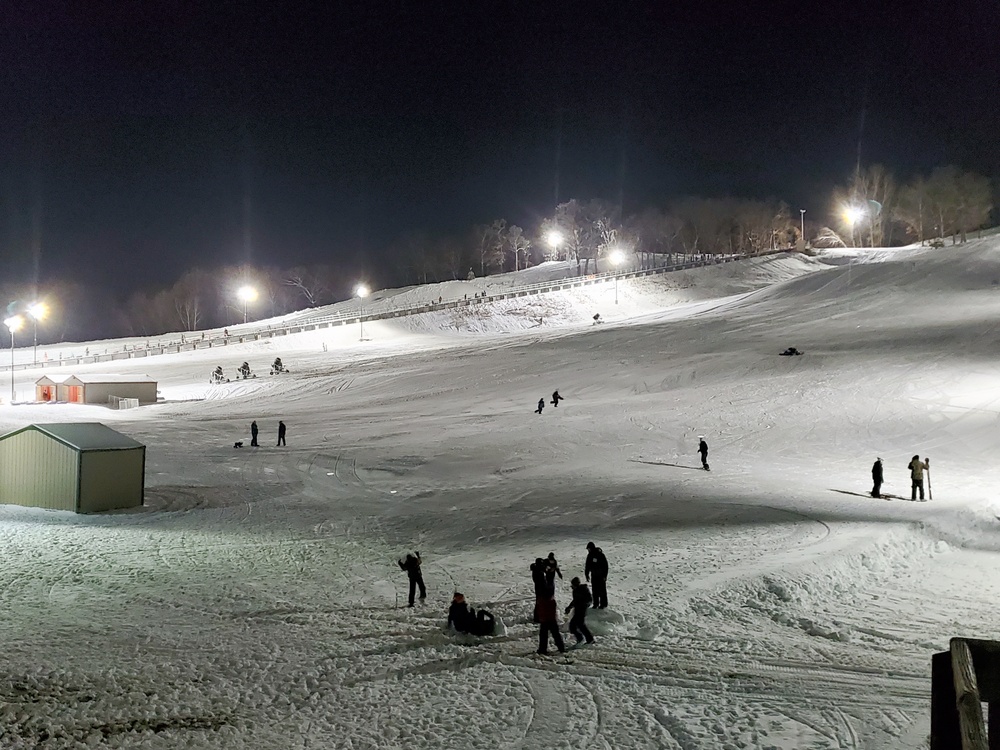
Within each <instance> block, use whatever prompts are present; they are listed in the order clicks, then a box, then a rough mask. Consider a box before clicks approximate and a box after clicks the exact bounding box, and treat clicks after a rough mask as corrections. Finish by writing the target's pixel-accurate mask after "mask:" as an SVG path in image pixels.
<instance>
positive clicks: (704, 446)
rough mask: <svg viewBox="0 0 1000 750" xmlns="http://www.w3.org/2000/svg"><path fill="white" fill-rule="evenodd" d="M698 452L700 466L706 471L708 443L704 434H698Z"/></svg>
mask: <svg viewBox="0 0 1000 750" xmlns="http://www.w3.org/2000/svg"><path fill="white" fill-rule="evenodd" d="M698 452H699V453H700V454H701V468H703V469H704V470H705V471H708V470H709V469H708V443H706V442H705V436H704V435H699V436H698Z"/></svg>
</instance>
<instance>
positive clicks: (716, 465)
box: [0, 238, 1000, 750]
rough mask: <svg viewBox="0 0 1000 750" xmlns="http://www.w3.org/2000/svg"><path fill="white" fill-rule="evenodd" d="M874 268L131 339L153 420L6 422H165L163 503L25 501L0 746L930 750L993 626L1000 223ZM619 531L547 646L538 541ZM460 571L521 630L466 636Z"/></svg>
mask: <svg viewBox="0 0 1000 750" xmlns="http://www.w3.org/2000/svg"><path fill="white" fill-rule="evenodd" d="M857 260H858V262H851V263H844V264H839V263H838V264H837V265H830V264H827V263H824V262H823V259H822V258H820V259H809V258H804V257H801V256H772V257H768V258H761V259H756V260H753V261H744V262H740V263H737V264H729V265H725V266H718V267H708V268H703V269H697V270H692V271H688V272H683V273H677V274H666V275H662V276H656V277H648V278H643V279H636V280H630V281H620V282H619V286H618V299H619V301H618V304H617V305H615V303H614V295H615V290H614V284H613V282H609V283H606V284H602V285H595V286H593V287H585V288H583V289H576V290H570V291H565V292H556V293H552V294H549V295H541V296H538V297H534V298H521V299H517V300H508V301H505V302H503V303H496V304H494V305H485V306H481V307H480V308H479V309H478V310H477V314H474V315H465V316H462V317H456V316H455V315H454V314H452V313H445V312H441V313H427V314H424V315H420V316H415V317H412V318H406V319H399V320H394V321H391V322H389V321H383V322H377V323H370V324H365V327H364V334H365V339H366V340H365V341H363V342H362V341H359V338H360V336H359V331H358V330H357V328H353V329H352V327H347V328H346V330H345V329H344V328H340V329H324V330H322V331H314V332H309V333H303V334H299V335H296V336H289V337H284V338H282V339H275V340H272V341H268V342H257V343H255V344H244V345H236V346H231V347H226V348H225V349H224V350H221V351H216V350H211V351H198V352H189V353H184V354H178V355H168V356H163V357H156V358H150V359H149V360H145V361H138V362H128V363H121V365H118V369H117V371H121V372H147V373H149V374H150V375H152V376H154V377H156V378H157V379H158V380H159V382H160V383H161V389H162V391H163V393H164V396H165V398H166V400H165V402H164V403H161V404H159V405H156V406H152V407H144V408H141V409H138V410H132V411H125V412H111V411H107V410H105V409H103V408H101V407H81V406H69V405H44V406H43V405H37V406H34V405H24V406H16V407H13V408H11V407H4V408H3V409H0V427H3V428H13V427H16V426H19V425H22V424H25V423H28V422H32V421H46V422H51V421H59V420H63V419H66V420H80V421H83V420H93V419H99V420H101V421H104V422H106V423H107V424H110V425H111V426H113V427H115V428H117V429H120V430H122V431H123V432H126V433H127V434H129V435H132V436H134V437H136V438H137V439H140V440H143V441H145V442H146V444H147V445H148V446H149V447H148V456H147V469H148V476H147V483H148V490H147V501H148V502H147V506H146V507H145V508H142V509H139V510H136V511H132V512H122V513H113V514H105V515H101V516H94V517H76V516H70V515H65V514H60V513H53V512H43V511H37V510H30V509H23V508H17V507H12V506H5V507H0V541H2V544H3V549H4V552H5V565H4V566H3V567H2V569H0V591H2V593H3V616H2V620H0V621H2V622H3V624H4V625H3V636H4V638H3V640H4V644H5V647H6V648H5V657H6V658H5V660H4V664H3V667H2V669H3V670H4V673H3V682H4V684H6V685H7V686H8V687H7V688H5V689H4V693H3V695H2V697H0V701H2V703H0V746H2V747H4V748H8V747H10V748H36V747H41V748H65V747H94V746H97V747H121V748H139V747H142V748H177V747H192V748H263V747H276V748H277V747H281V748H284V747H317V748H319V747H324V748H325V747H336V748H351V749H352V750H358V749H360V748H462V750H468V749H469V748H616V749H617V748H685V749H687V748H700V747H706V748H707V747H712V748H806V747H810V748H843V747H866V748H902V747H920V746H921V743H922V742H924V740H925V738H926V735H927V731H928V716H927V712H928V695H929V688H930V681H929V671H930V670H929V667H930V654H931V653H932V652H933V651H934V650H935V649H940V648H944V647H945V646H946V645H947V640H948V638H949V637H950V636H953V635H970V636H979V637H992V636H993V635H994V630H995V625H994V623H993V611H992V607H993V602H995V601H996V599H997V596H998V595H1000V578H998V577H997V576H996V575H995V574H994V573H993V572H992V570H993V568H994V567H995V565H994V559H993V558H994V556H995V554H996V551H997V550H998V548H1000V545H998V544H997V542H996V538H995V537H996V535H997V531H998V530H1000V528H998V523H1000V522H998V521H997V520H996V517H995V514H994V505H995V501H994V498H995V496H996V489H997V487H996V481H995V480H994V479H993V478H992V476H991V472H990V471H989V467H990V466H991V465H992V463H991V459H992V456H993V455H995V453H996V451H997V449H998V448H1000V431H998V430H997V414H998V412H997V397H996V395H995V383H996V382H997V377H998V375H1000V373H998V366H997V358H996V356H995V355H996V350H997V347H998V337H1000V333H997V327H996V325H995V322H994V321H995V320H996V319H997V318H998V317H1000V289H998V287H997V286H996V285H995V284H994V280H995V279H997V278H1000V241H998V240H997V239H996V238H990V239H986V240H982V241H976V242H971V243H969V244H968V245H966V246H963V247H957V248H951V247H949V248H945V249H943V250H919V249H910V250H899V251H892V252H885V253H881V254H877V255H869V256H868V257H866V258H861V259H857ZM413 293H414V294H416V293H418V292H413ZM595 313H600V314H601V316H602V319H603V320H604V321H605V322H604V323H602V324H595V323H594V322H593V315H594V314H595ZM786 346H796V347H798V348H799V349H800V350H803V351H804V352H805V355H804V356H801V357H779V356H777V354H778V352H779V351H781V350H783V349H784V348H785V347H786ZM274 356H281V357H282V359H283V360H284V361H285V363H286V364H287V365H288V366H289V367H290V369H291V373H290V374H288V375H282V376H276V377H269V376H262V377H259V378H257V379H255V380H249V381H240V382H233V383H228V384H224V385H221V386H210V385H209V384H208V382H207V381H208V373H209V371H210V370H211V369H212V368H213V367H214V366H215V365H216V364H222V365H223V366H224V367H226V368H227V369H228V370H232V369H233V368H235V366H236V365H238V364H239V362H240V361H242V360H244V359H247V360H248V361H250V363H251V365H252V366H253V367H254V369H255V370H256V371H258V372H266V371H267V364H268V363H269V362H270V361H271V360H272V359H273V358H274ZM116 364H117V363H116ZM97 367H99V368H101V369H102V370H103V371H107V370H108V368H109V364H108V363H102V364H100V365H98V366H97ZM37 376H38V373H37V372H35V373H33V372H30V371H29V372H24V373H20V372H18V373H17V374H16V377H17V378H18V382H17V387H18V390H21V391H26V389H27V388H28V387H29V385H30V382H31V381H32V380H33V379H34V378H35V377H37ZM555 389H559V391H560V393H561V394H562V395H563V396H564V397H565V398H566V400H565V401H564V402H563V403H561V404H560V406H559V407H558V408H553V407H552V406H547V407H546V409H545V411H544V412H543V413H542V414H541V415H536V414H534V413H533V409H534V407H535V404H536V402H537V401H538V399H539V398H540V397H543V396H545V397H547V396H548V395H549V394H551V392H552V391H553V390H555ZM251 419H256V420H257V422H258V424H260V426H261V429H262V435H261V437H262V440H261V443H262V447H261V448H259V449H256V450H251V449H249V448H243V449H233V448H232V444H233V441H234V440H236V439H239V438H245V437H246V433H247V431H248V425H249V422H250V421H251ZM279 419H282V420H284V421H285V423H286V424H287V425H288V446H287V448H276V447H274V445H273V442H274V441H273V435H274V432H275V430H276V425H277V421H278V420H279ZM698 435H705V436H706V439H707V441H708V443H709V444H710V446H711V455H710V457H709V461H710V463H711V465H712V471H711V472H705V471H703V470H701V469H700V468H699V461H698V458H697V456H696V455H695V450H696V446H697V436H698ZM914 453H919V454H920V455H922V456H926V455H929V456H930V457H931V464H932V479H933V483H934V484H933V490H934V500H933V501H932V502H928V503H923V504H921V503H910V502H906V501H900V500H891V501H886V500H874V499H872V498H870V497H866V496H865V493H866V492H867V490H868V489H869V488H870V485H869V484H868V482H869V481H870V480H869V469H870V467H871V464H872V462H873V461H874V459H875V457H876V456H881V457H882V458H883V459H884V460H885V464H886V479H887V482H888V483H887V485H886V487H885V489H886V490H887V491H890V492H893V493H895V494H906V495H908V490H909V481H908V477H907V473H906V470H905V468H904V467H905V465H906V464H907V462H908V461H909V459H910V457H911V456H912V455H913V454H914ZM590 540H593V541H595V542H597V543H598V544H600V545H601V546H602V547H603V548H604V550H605V552H606V553H607V555H608V558H609V560H610V562H611V571H612V572H611V576H610V579H609V594H610V600H611V606H610V608H609V609H608V610H603V611H600V612H593V613H592V614H591V615H590V618H589V620H590V624H591V627H592V629H593V630H594V632H595V634H596V635H597V644H595V645H594V646H592V647H586V648H584V649H581V650H578V651H575V652H574V653H573V656H572V658H571V660H563V659H559V658H557V659H554V660H549V659H546V658H543V657H538V656H536V655H534V653H533V652H534V650H535V648H536V647H537V642H536V640H535V627H534V626H533V625H532V624H531V608H532V587H531V581H530V578H529V575H528V569H527V567H528V564H529V563H530V562H531V561H532V560H534V558H535V557H538V556H544V555H546V554H548V552H550V551H552V552H555V554H556V555H557V557H558V558H559V560H560V563H561V565H562V569H563V572H564V573H565V575H566V577H567V579H568V578H570V577H572V576H574V575H582V572H583V562H584V558H585V554H586V550H585V545H586V543H587V541H590ZM413 549H417V550H420V552H421V553H422V555H423V557H424V560H425V563H424V575H425V579H426V581H427V584H428V588H429V596H428V599H427V601H426V603H424V604H422V605H418V607H417V608H415V609H413V610H410V609H406V608H404V607H403V606H402V605H404V604H405V597H406V590H405V589H406V581H405V575H404V574H403V573H402V572H401V571H400V570H399V569H398V567H396V563H395V560H396V558H397V557H399V556H400V555H401V554H403V553H404V552H405V551H406V550H413ZM455 590H460V591H462V592H463V593H464V594H465V595H466V597H467V598H468V599H469V600H470V601H471V602H472V603H473V605H474V606H479V605H487V606H489V607H490V608H491V609H492V610H493V611H494V612H495V613H496V614H497V615H498V616H499V617H500V618H501V619H502V621H503V625H504V628H503V634H502V635H499V636H496V637H493V638H490V639H484V640H478V639H474V638H471V637H467V636H456V635H451V634H448V633H446V632H445V631H444V630H443V624H444V619H445V613H446V609H447V603H448V602H449V600H450V598H451V594H452V592H453V591H455ZM568 593H569V592H568V582H567V581H565V580H564V581H562V582H560V583H559V585H558V587H557V598H558V601H559V604H560V606H561V607H562V606H565V605H566V604H568V602H569V599H568Z"/></svg>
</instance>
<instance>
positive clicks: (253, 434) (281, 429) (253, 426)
mask: <svg viewBox="0 0 1000 750" xmlns="http://www.w3.org/2000/svg"><path fill="white" fill-rule="evenodd" d="M286 429H287V428H286V427H285V423H284V422H278V445H285V431H286ZM259 434H260V428H259V427H257V420H256V419H255V420H254V421H253V422H251V423H250V445H251V446H252V447H254V448H258V447H260V443H258V442H257V436H258V435H259ZM242 445H243V443H242V442H239V443H237V444H236V446H235V447H237V448H240V447H242Z"/></svg>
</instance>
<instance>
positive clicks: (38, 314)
mask: <svg viewBox="0 0 1000 750" xmlns="http://www.w3.org/2000/svg"><path fill="white" fill-rule="evenodd" d="M48 314H49V308H48V307H47V306H46V305H45V303H44V302H35V303H34V304H32V305H29V306H28V315H30V316H31V319H32V321H34V323H35V343H34V345H33V346H32V348H31V364H32V365H37V364H38V321H39V320H44V319H45V316H46V315H48Z"/></svg>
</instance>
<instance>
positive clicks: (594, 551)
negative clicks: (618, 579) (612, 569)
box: [583, 542, 608, 609]
mask: <svg viewBox="0 0 1000 750" xmlns="http://www.w3.org/2000/svg"><path fill="white" fill-rule="evenodd" d="M583 570H584V574H585V575H586V576H587V580H588V581H590V583H591V584H592V585H593V587H594V609H606V608H607V606H608V558H606V557H605V556H604V550H602V549H601V548H600V547H598V546H596V545H595V544H594V543H593V542H587V563H586V565H584V568H583Z"/></svg>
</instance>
